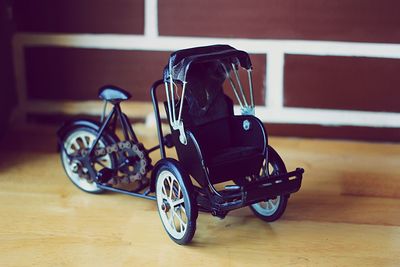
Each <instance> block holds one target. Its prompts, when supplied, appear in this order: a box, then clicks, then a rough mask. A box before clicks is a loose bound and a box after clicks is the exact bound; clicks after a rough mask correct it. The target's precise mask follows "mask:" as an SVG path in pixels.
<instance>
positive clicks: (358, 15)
mask: <svg viewBox="0 0 400 267" xmlns="http://www.w3.org/2000/svg"><path fill="white" fill-rule="evenodd" d="M158 5H159V11H158V13H159V31H160V33H161V34H162V35H181V36H215V37H244V38H278V39H306V40H307V39H308V40H338V41H360V42H394V43H398V42H400V27H399V25H400V16H399V10H400V2H399V1H397V0H382V1H376V0H353V1H348V0H337V1H332V0H280V1H276V0H253V1H230V0H213V1H211V0H205V1H195V0H184V1H183V0H168V1H158Z"/></svg>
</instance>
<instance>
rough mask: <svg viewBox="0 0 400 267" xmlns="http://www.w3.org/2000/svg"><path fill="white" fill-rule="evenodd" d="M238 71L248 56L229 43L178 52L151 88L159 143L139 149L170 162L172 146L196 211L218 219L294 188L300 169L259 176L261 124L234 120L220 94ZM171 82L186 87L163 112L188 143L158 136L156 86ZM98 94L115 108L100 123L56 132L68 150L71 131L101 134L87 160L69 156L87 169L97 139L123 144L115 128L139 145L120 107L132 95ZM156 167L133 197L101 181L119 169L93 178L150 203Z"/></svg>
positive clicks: (247, 64) (248, 118)
mask: <svg viewBox="0 0 400 267" xmlns="http://www.w3.org/2000/svg"><path fill="white" fill-rule="evenodd" d="M237 66H241V67H242V68H244V69H247V70H250V69H251V68H252V65H251V60H250V57H249V56H248V54H247V53H246V52H243V51H239V50H236V49H234V48H232V47H230V46H227V45H215V46H209V47H198V48H192V49H185V50H180V51H177V52H175V53H173V54H172V55H171V57H170V60H169V62H168V64H167V66H166V67H165V69H164V73H163V79H161V80H158V81H156V82H155V83H154V84H153V85H152V87H151V90H150V93H151V99H152V103H153V107H154V112H155V118H156V124H157V131H158V140H159V145H157V146H155V147H153V148H150V149H144V151H145V153H146V155H147V154H149V153H151V152H153V151H156V150H158V149H159V150H160V154H161V159H162V160H163V159H166V158H167V155H166V149H165V147H175V149H176V152H177V155H178V159H179V162H180V163H181V165H182V166H183V168H184V169H185V171H186V172H187V173H188V174H189V175H190V176H191V177H192V178H193V179H195V180H196V182H197V184H198V185H199V186H194V194H195V196H194V197H195V199H196V202H197V205H198V207H199V208H200V209H201V210H203V211H208V212H211V213H212V214H213V215H214V216H218V217H221V218H223V217H224V216H225V215H226V214H227V213H228V212H229V211H230V210H233V209H237V208H240V207H243V206H248V205H251V204H253V203H257V202H260V201H265V200H267V199H273V198H275V197H277V196H279V195H282V194H284V195H289V194H291V193H294V192H296V191H298V190H299V189H300V186H301V181H302V174H303V172H304V170H303V169H301V168H298V169H296V170H294V171H291V172H288V173H283V174H278V175H274V176H270V175H268V173H267V174H265V173H264V174H262V173H261V172H260V170H261V169H262V168H263V166H264V165H267V164H266V163H268V147H269V145H268V135H267V132H266V130H265V128H264V125H263V123H262V122H261V121H260V120H259V119H258V118H256V117H255V116H252V115H234V105H233V101H232V100H231V99H230V98H229V97H228V96H227V95H226V94H225V93H224V89H223V84H224V81H225V80H226V78H227V76H226V73H227V72H229V71H232V69H233V68H236V67H237ZM172 82H173V83H176V84H177V85H182V84H187V86H186V94H185V95H184V97H182V98H181V99H174V101H175V102H174V103H176V104H175V106H174V107H173V109H175V110H172V109H171V106H169V107H168V103H167V102H164V107H163V108H165V110H166V114H167V120H168V121H171V120H170V119H171V116H172V112H174V114H175V113H176V114H178V113H180V114H181V116H180V121H182V122H183V124H184V135H185V137H186V144H184V143H182V141H181V139H180V137H181V136H180V135H181V133H180V132H179V130H177V129H174V128H173V127H172V125H171V134H167V135H164V134H163V131H162V127H161V117H160V105H159V103H160V101H159V100H158V97H157V92H158V90H159V88H161V86H164V85H165V86H166V85H167V84H171V83H172ZM99 97H100V98H101V99H102V100H105V101H107V102H109V103H111V104H112V105H113V109H112V111H111V112H110V114H109V115H108V116H107V117H105V118H104V119H103V121H102V122H101V123H98V122H95V121H90V120H74V121H71V122H68V123H66V124H65V125H64V126H63V127H62V128H61V129H60V130H59V131H58V139H59V147H60V149H65V148H64V147H63V140H64V134H65V133H66V132H68V131H69V130H70V129H71V128H73V127H76V126H85V127H89V128H93V130H95V131H96V132H97V133H98V134H97V138H96V140H95V142H94V144H93V146H92V148H91V149H89V150H88V151H86V152H85V153H84V155H83V154H82V155H69V157H71V158H74V159H76V160H79V161H81V162H84V163H85V164H90V162H91V160H92V159H93V158H94V157H96V156H95V155H94V154H95V153H94V148H95V146H96V144H97V142H98V140H99V139H100V138H107V139H109V142H110V143H118V142H120V140H119V139H118V137H117V136H116V134H115V130H116V127H117V124H118V123H119V124H120V125H121V127H122V133H123V136H124V140H125V141H131V142H133V143H139V141H138V139H137V137H136V135H135V133H134V131H133V129H132V126H131V124H130V122H129V120H128V117H127V116H126V115H125V114H124V113H123V112H122V110H121V107H120V102H121V101H124V100H127V99H129V98H130V94H129V93H128V92H126V91H124V90H123V89H120V88H118V87H115V86H105V87H103V88H101V89H100V91H99ZM172 97H174V98H175V96H172ZM251 97H252V95H251ZM170 100H171V99H170ZM162 102H163V101H162ZM162 102H161V103H162ZM161 106H162V105H161ZM180 111H181V112H180ZM132 160H135V159H131V158H129V157H125V156H123V155H122V156H118V162H117V163H116V165H117V166H118V167H117V168H123V167H124V164H130V163H131V162H130V161H132ZM162 160H161V161H162ZM157 168H158V164H155V166H149V168H148V170H149V171H150V170H152V174H151V177H150V181H149V184H144V185H143V187H142V188H139V189H138V190H135V192H132V191H128V190H123V189H118V188H114V187H113V186H110V185H107V184H105V183H104V182H103V181H106V180H107V179H109V178H110V177H111V176H113V175H115V173H116V171H117V170H110V169H106V168H105V169H103V170H101V171H99V172H98V173H90V176H91V177H93V179H94V180H95V182H96V183H97V184H98V186H99V187H100V188H102V189H106V190H110V191H115V192H120V193H125V194H129V195H133V196H139V197H143V198H147V199H153V200H154V199H155V197H154V195H153V194H152V193H153V192H155V177H154V175H155V173H157ZM189 179H190V178H189ZM223 182H228V183H229V184H228V185H226V186H225V187H224V189H222V190H217V189H216V187H215V185H216V184H219V183H223Z"/></svg>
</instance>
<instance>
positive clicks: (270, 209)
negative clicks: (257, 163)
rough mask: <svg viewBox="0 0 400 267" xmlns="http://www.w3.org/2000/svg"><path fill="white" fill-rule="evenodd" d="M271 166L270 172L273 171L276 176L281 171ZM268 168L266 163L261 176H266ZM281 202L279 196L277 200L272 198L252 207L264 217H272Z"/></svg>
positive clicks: (272, 173)
mask: <svg viewBox="0 0 400 267" xmlns="http://www.w3.org/2000/svg"><path fill="white" fill-rule="evenodd" d="M268 165H269V168H268V169H269V170H272V172H271V175H276V174H278V173H279V170H277V168H276V167H275V166H273V165H272V164H271V163H269V164H268ZM268 169H267V168H266V165H265V162H264V164H263V168H262V170H261V174H263V175H265V174H266V173H267V172H268ZM280 202H281V197H280V196H277V197H276V198H272V199H269V200H266V201H260V202H258V203H254V204H252V205H251V206H252V207H253V209H254V210H255V211H256V212H257V213H259V214H260V215H262V216H272V215H274V213H275V212H276V211H277V210H278V208H279V204H280Z"/></svg>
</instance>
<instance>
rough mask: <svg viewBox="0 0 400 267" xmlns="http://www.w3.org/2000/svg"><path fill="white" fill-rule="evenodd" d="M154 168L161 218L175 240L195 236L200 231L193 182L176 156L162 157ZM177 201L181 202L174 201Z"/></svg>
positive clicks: (185, 242) (186, 239)
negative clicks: (174, 157)
mask: <svg viewBox="0 0 400 267" xmlns="http://www.w3.org/2000/svg"><path fill="white" fill-rule="evenodd" d="M154 171H156V175H155V179H156V180H155V190H156V198H157V210H158V214H159V216H160V219H161V222H162V224H163V226H164V229H165V231H166V232H167V234H168V235H169V237H170V238H171V239H172V240H173V241H174V242H175V243H177V244H179V245H185V244H187V243H189V242H190V241H191V240H192V238H193V236H194V233H195V232H196V220H197V216H198V208H197V204H196V201H195V198H194V193H193V192H194V190H193V184H192V182H191V180H190V177H189V175H187V174H186V172H185V171H184V169H183V168H182V167H181V165H180V164H179V162H178V161H177V160H175V159H170V158H167V159H162V160H160V161H159V162H158V163H157V165H156V167H155V168H154ZM171 184H172V186H171ZM171 188H172V190H171ZM174 202H177V203H180V204H175V205H174V204H173V203H174ZM177 223H178V224H177Z"/></svg>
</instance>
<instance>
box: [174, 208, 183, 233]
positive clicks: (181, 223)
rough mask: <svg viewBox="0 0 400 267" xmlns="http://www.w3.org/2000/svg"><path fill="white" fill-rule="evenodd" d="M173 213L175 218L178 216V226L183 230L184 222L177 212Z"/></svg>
mask: <svg viewBox="0 0 400 267" xmlns="http://www.w3.org/2000/svg"><path fill="white" fill-rule="evenodd" d="M174 214H175V216H176V218H178V221H179V223H180V226H181V231H183V228H186V223H185V222H184V221H183V220H182V218H181V216H179V214H178V213H175V212H174ZM182 226H183V227H182Z"/></svg>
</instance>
